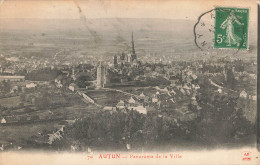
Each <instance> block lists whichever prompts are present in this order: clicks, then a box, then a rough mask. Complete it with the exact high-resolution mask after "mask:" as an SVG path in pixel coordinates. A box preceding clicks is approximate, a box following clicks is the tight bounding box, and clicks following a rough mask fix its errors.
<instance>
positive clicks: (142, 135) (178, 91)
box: [0, 18, 257, 152]
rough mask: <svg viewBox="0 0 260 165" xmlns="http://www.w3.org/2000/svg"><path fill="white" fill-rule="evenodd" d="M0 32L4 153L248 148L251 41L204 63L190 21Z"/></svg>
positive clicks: (24, 23)
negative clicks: (21, 151) (242, 46)
mask: <svg viewBox="0 0 260 165" xmlns="http://www.w3.org/2000/svg"><path fill="white" fill-rule="evenodd" d="M1 22H3V24H1V26H0V43H1V46H0V150H1V151H10V150H15V151H18V150H51V151H72V152H76V151H87V152H92V151H97V150H102V151H103V150H119V151H132V150H137V151H141V150H146V151H152V150H159V149H160V150H169V149H171V148H173V147H174V148H187V149H189V148H196V147H197V148H215V147H237V146H244V145H246V146H254V145H255V139H256V132H255V130H256V103H257V97H256V81H257V77H256V73H257V63H256V56H254V55H255V54H256V51H255V48H256V44H255V43H254V40H255V39H256V36H254V35H253V34H249V35H251V36H250V37H249V38H250V41H251V42H249V48H250V49H249V50H243V51H242V50H241V51H238V52H235V53H232V54H228V53H227V54H223V51H222V52H221V53H220V54H218V52H217V50H212V52H209V53H207V54H205V53H204V52H203V51H201V50H200V49H198V48H197V47H196V45H195V43H194V35H193V27H194V24H195V23H196V20H193V21H191V20H189V21H187V20H179V19H176V20H167V19H141V18H138V19H130V18H126V19H123V18H120V19H119V18H108V19H91V20H88V19H81V20H80V19H78V20H54V19H53V20H51V19H49V20H38V19H24V20H21V19H3V18H1ZM16 24H19V28H17V27H16ZM58 25H59V26H58ZM35 27H37V28H35ZM54 27H56V28H54ZM21 29H22V30H21ZM180 29H181V30H180ZM182 31H184V32H185V33H182Z"/></svg>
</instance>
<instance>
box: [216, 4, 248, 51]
mask: <svg viewBox="0 0 260 165" xmlns="http://www.w3.org/2000/svg"><path fill="white" fill-rule="evenodd" d="M248 19H249V9H241V8H225V7H216V15H215V39H214V48H237V49H247V48H248Z"/></svg>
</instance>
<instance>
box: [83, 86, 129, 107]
mask: <svg viewBox="0 0 260 165" xmlns="http://www.w3.org/2000/svg"><path fill="white" fill-rule="evenodd" d="M87 95H89V96H90V97H91V98H92V99H94V100H95V101H96V102H97V104H100V105H103V106H116V104H117V103H118V101H119V100H127V99H130V96H129V95H125V94H124V93H121V92H117V91H106V90H95V91H88V92H87Z"/></svg>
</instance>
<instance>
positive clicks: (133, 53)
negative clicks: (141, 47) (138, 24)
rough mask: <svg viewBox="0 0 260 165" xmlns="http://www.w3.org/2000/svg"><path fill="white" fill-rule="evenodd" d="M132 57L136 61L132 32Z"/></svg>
mask: <svg viewBox="0 0 260 165" xmlns="http://www.w3.org/2000/svg"><path fill="white" fill-rule="evenodd" d="M132 55H133V56H134V59H136V55H135V44H134V33H133V32H132Z"/></svg>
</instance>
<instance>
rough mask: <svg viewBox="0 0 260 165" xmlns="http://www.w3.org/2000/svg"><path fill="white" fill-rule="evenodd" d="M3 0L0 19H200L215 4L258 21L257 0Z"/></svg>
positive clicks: (0, 7)
mask: <svg viewBox="0 0 260 165" xmlns="http://www.w3.org/2000/svg"><path fill="white" fill-rule="evenodd" d="M1 1H2V4H1V6H0V18H41V19H79V16H80V14H79V10H81V11H82V14H83V15H84V16H86V18H167V19H197V18H198V17H199V16H200V14H202V13H203V12H205V11H207V10H210V9H212V8H214V7H215V6H233V7H247V8H250V10H251V13H250V17H251V18H252V19H254V20H256V3H255V0H235V1H223V0H216V1H215V3H214V1H213V0H171V1H170V0H164V1H159V0H152V1H151V0H149V1H148V0H89V1H83V0H33V1H32V0H4V1H3V0H1ZM216 2H217V3H216ZM77 5H78V6H79V7H80V9H79V8H78V7H77Z"/></svg>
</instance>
